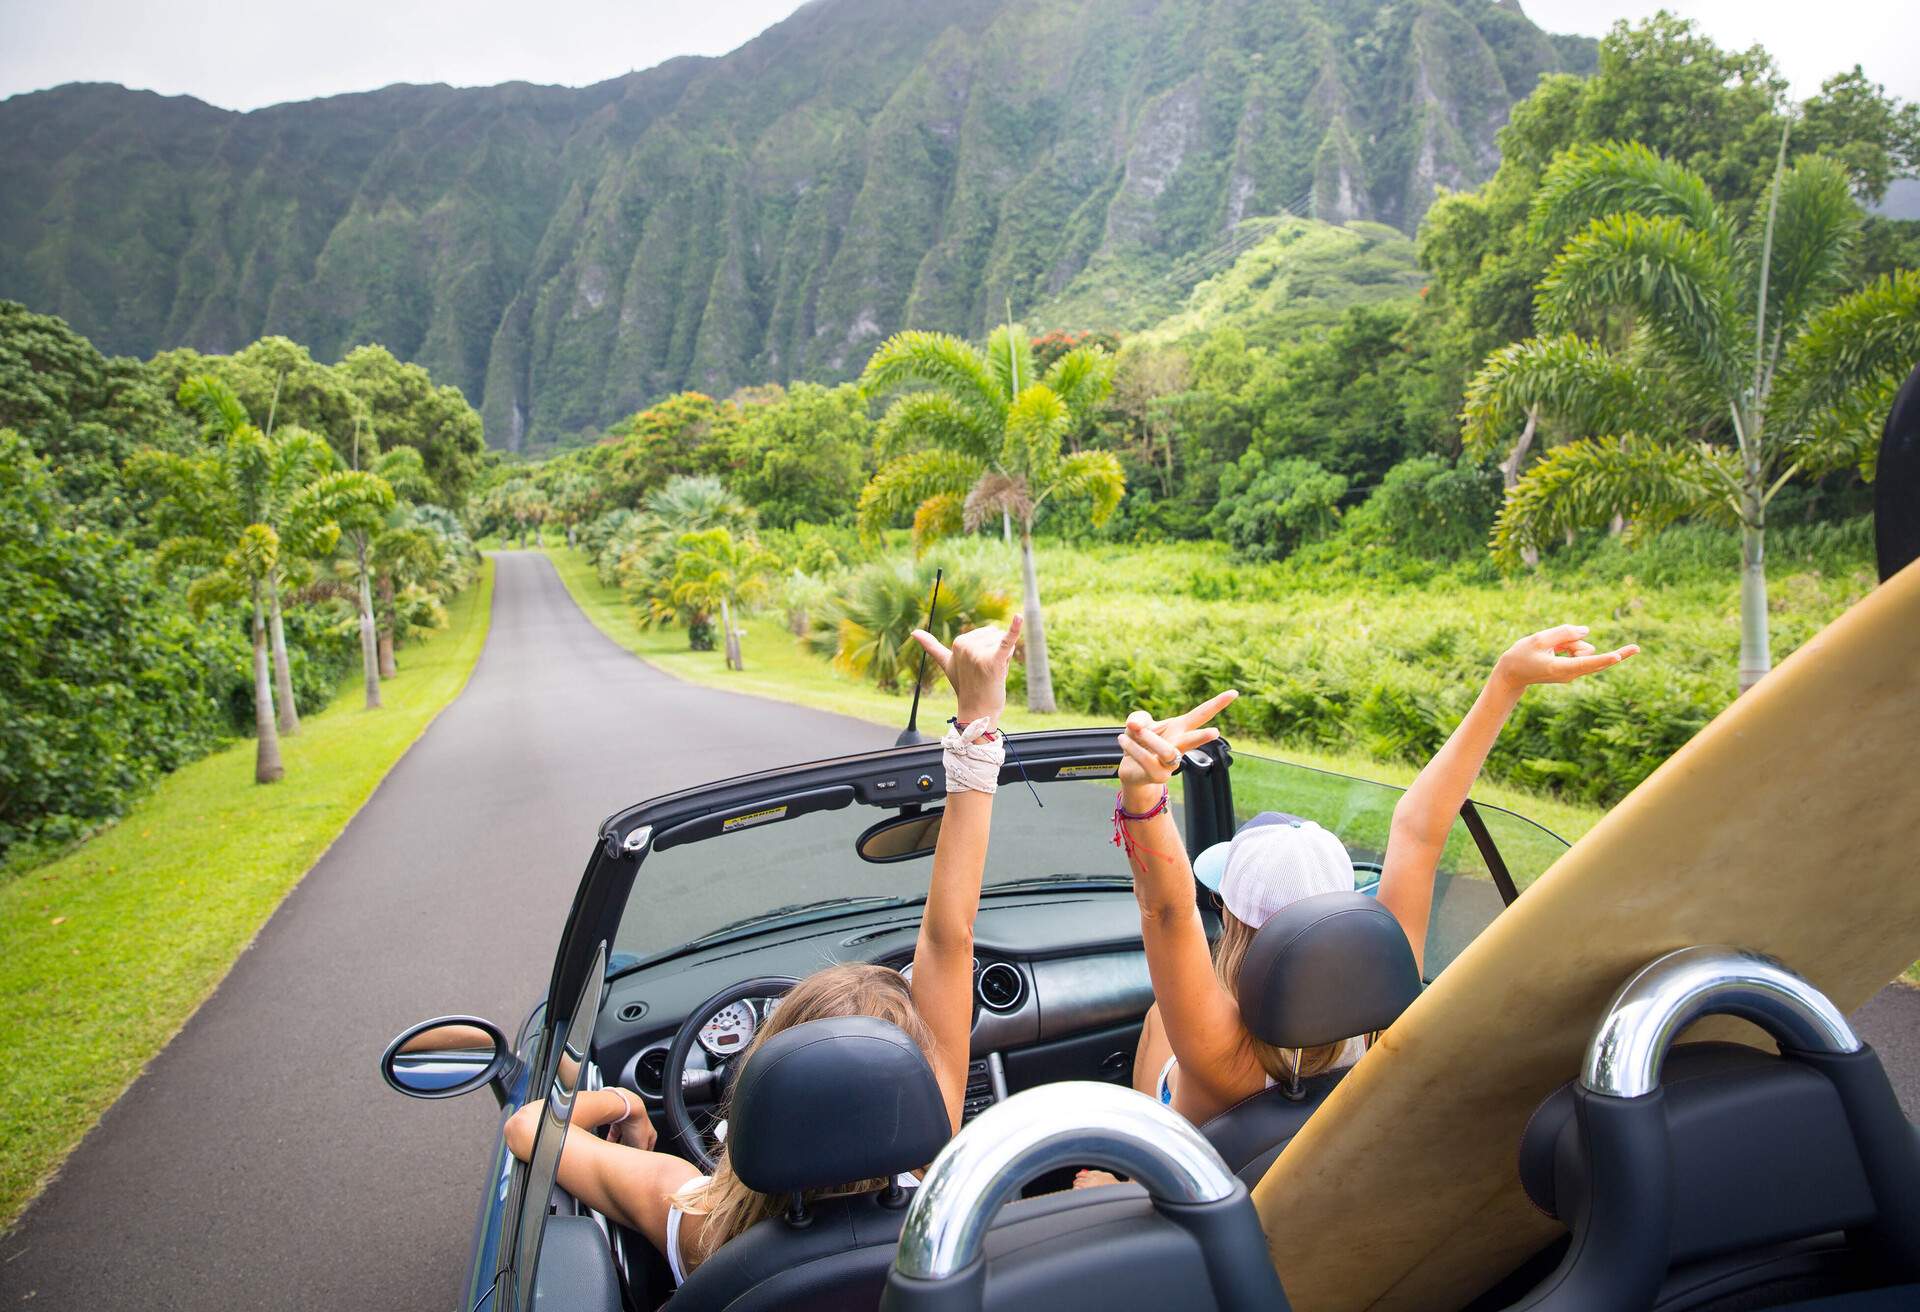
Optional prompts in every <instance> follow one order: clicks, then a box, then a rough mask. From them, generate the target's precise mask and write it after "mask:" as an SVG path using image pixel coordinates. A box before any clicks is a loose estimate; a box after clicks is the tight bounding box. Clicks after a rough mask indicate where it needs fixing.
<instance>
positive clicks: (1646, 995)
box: [1580, 947, 1861, 1098]
mask: <svg viewBox="0 0 1920 1312" xmlns="http://www.w3.org/2000/svg"><path fill="white" fill-rule="evenodd" d="M1719 1015H1727V1016H1739V1017H1742V1018H1743V1019H1746V1020H1750V1021H1752V1022H1753V1023H1754V1024H1756V1025H1758V1026H1759V1027H1760V1028H1761V1029H1763V1030H1765V1031H1766V1032H1767V1033H1768V1034H1770V1035H1772V1036H1773V1037H1774V1038H1775V1039H1776V1040H1778V1041H1779V1043H1780V1046H1781V1047H1783V1048H1796V1049H1799V1050H1800V1051H1802V1052H1858V1051H1860V1047H1861V1044H1860V1039H1859V1037H1858V1036H1856V1035H1855V1034H1854V1032H1853V1027H1852V1026H1850V1025H1848V1024H1847V1018H1846V1017H1845V1016H1843V1015H1841V1014H1840V1010H1839V1008H1837V1007H1835V1006H1834V1005H1833V1003H1831V1002H1829V1001H1828V1000H1827V997H1826V995H1825V994H1823V993H1821V992H1820V990H1818V989H1816V988H1814V987H1813V985H1811V984H1809V983H1807V981H1806V980H1804V979H1802V978H1800V976H1798V975H1796V974H1794V972H1793V971H1791V970H1789V969H1788V968H1787V967H1786V966H1784V965H1782V964H1781V963H1780V962H1778V961H1776V960H1774V959H1773V958H1772V957H1769V956H1767V955H1765V954H1764V953H1760V952H1750V951H1747V950H1745V949H1742V948H1730V947H1692V948H1681V949H1680V950H1679V951H1677V952H1669V953H1667V955H1666V956H1664V957H1657V958H1655V959H1654V960H1653V961H1650V962H1648V963H1647V964H1646V965H1644V966H1642V967H1641V968H1640V969H1639V970H1638V971H1636V972H1634V974H1633V976H1632V977H1631V978H1629V979H1628V980H1627V982H1626V983H1625V984H1622V985H1621V986H1620V991H1619V992H1618V993H1615V994H1614V995H1613V1001H1612V1002H1611V1003H1609V1004H1608V1005H1607V1014H1606V1018H1605V1019H1603V1020H1602V1021H1601V1022H1600V1028H1599V1029H1597V1030H1595V1031H1594V1035H1593V1041H1592V1042H1591V1043H1589V1044H1588V1045H1587V1059H1586V1063H1585V1064H1584V1066H1583V1067H1582V1068H1581V1072H1580V1083H1581V1085H1582V1086H1584V1087H1585V1088H1586V1089H1587V1091H1588V1092H1590V1093H1600V1094H1606V1095H1607V1096H1609V1097H1613V1098H1638V1097H1641V1096H1643V1095H1645V1094H1649V1093H1652V1092H1653V1091H1654V1090H1655V1089H1656V1088H1658V1087H1659V1086H1660V1065H1661V1063H1662V1062H1664V1061H1665V1060H1666V1056H1667V1050H1668V1049H1669V1048H1671V1047H1672V1046H1673V1041H1674V1039H1675V1038H1677V1037H1678V1036H1679V1034H1680V1031H1681V1030H1683V1029H1685V1028H1686V1027H1687V1026H1688V1025H1691V1024H1692V1023H1693V1022H1694V1021H1696V1020H1698V1019H1700V1018H1701V1017H1702V1016H1719Z"/></svg>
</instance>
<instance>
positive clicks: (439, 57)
mask: <svg viewBox="0 0 1920 1312" xmlns="http://www.w3.org/2000/svg"><path fill="white" fill-rule="evenodd" d="M1522 3H1523V4H1524V5H1525V8H1526V10H1527V12H1528V13H1529V14H1531V15H1532V16H1533V18H1534V20H1535V21H1536V22H1538V23H1539V24H1540V25H1541V26H1542V27H1544V28H1546V29H1547V30H1548V31H1552V32H1584V33H1588V34H1590V35H1595V36H1598V35H1600V34H1601V33H1603V32H1605V31H1606V29H1607V27H1608V26H1609V25H1610V24H1611V23H1612V22H1613V20H1614V19H1616V18H1622V17H1626V18H1638V17H1641V16H1643V15H1646V14H1649V13H1651V12H1653V11H1654V10H1655V9H1657V8H1659V7H1660V6H1659V4H1658V3H1657V2H1645V3H1643V2H1642V0H1522ZM797 7H798V4H797V3H796V0H328V2H327V3H314V2H313V0H0V96H8V95H12V94H14V93H15V92H19V91H33V90H38V89H40V88H43V87H50V86H57V85H59V84H60V83H62V82H80V81H86V82H121V83H125V84H126V85H128V86H132V87H142V88H146V89H150V90H154V91H161V92H166V93H168V94H177V93H186V94H188V95H194V96H198V97H200V98H201V99H202V100H207V101H211V102H212V103H213V104H216V105H224V106H226V107H228V108H231V109H253V108H257V107H258V106H261V105H270V104H274V103H276V102H278V101H284V100H306V99H310V98H312V97H314V96H324V95H331V94H334V93H336V92H342V91H366V90H370V89H372V88H375V87H382V86H386V85H388V84H390V83H393V82H450V83H452V84H454V85H455V86H486V85H491V84H493V83H496V82H507V81H514V80H521V81H528V82H545V83H563V84H567V85H573V86H584V85H586V84H588V83H591V82H598V81H601V80H602V79H605V78H609V77H616V76H618V75H619V74H622V73H626V72H628V71H630V70H632V69H636V68H646V67H649V66H650V65H653V64H657V63H659V62H660V61H661V60H663V59H668V58H671V57H672V56H674V55H684V54H705V55H716V54H721V53H723V52H725V51H728V50H731V49H733V48H734V47H735V46H737V45H739V44H740V43H741V42H743V41H745V40H747V39H748V38H749V37H751V36H753V35H754V34H755V33H756V32H759V31H760V30H761V29H763V28H765V27H767V26H768V25H769V24H771V23H773V22H775V21H777V20H779V19H780V18H782V17H784V16H785V15H787V14H789V13H791V12H792V11H793V10H794V9H796V8H797ZM1667 7H1668V8H1670V9H1674V10H1677V11H1678V12H1680V13H1683V14H1686V15H1688V16H1690V17H1693V18H1696V19H1698V20H1699V21H1700V23H1701V24H1702V25H1703V26H1704V27H1705V28H1706V29H1707V31H1708V32H1709V33H1711V34H1712V35H1713V37H1714V38H1715V39H1716V40H1718V41H1720V42H1721V43H1722V44H1723V45H1730V46H1746V45H1750V44H1752V43H1753V42H1756V41H1757V42H1759V43H1761V44H1762V45H1765V46H1766V47H1767V48H1768V49H1769V50H1771V51H1772V52H1773V55H1774V57H1775V58H1776V59H1777V60H1779V61H1780V64H1781V66H1782V67H1783V68H1784V69H1785V71H1786V73H1787V75H1788V76H1789V77H1790V78H1791V79H1792V80H1793V88H1794V94H1795V95H1798V96H1805V95H1808V94H1811V93H1812V92H1813V91H1814V90H1816V89H1817V88H1818V87H1819V84H1820V82H1821V80H1822V79H1823V78H1825V77H1827V76H1828V75H1829V74H1831V73H1835V72H1839V71H1841V70H1842V69H1845V68H1849V67H1851V66H1852V65H1854V64H1856V63H1858V64H1861V65H1863V66H1864V67H1865V68H1866V70H1867V72H1868V74H1869V75H1871V76H1872V77H1874V78H1875V79H1876V80H1878V81H1880V82H1883V83H1885V84H1886V85H1887V88H1888V89H1889V90H1891V91H1893V92H1894V93H1895V94H1897V95H1900V96H1902V97H1904V98H1906V99H1909V100H1913V99H1920V58H1916V56H1920V0H1667Z"/></svg>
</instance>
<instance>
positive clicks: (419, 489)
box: [371, 446, 435, 501]
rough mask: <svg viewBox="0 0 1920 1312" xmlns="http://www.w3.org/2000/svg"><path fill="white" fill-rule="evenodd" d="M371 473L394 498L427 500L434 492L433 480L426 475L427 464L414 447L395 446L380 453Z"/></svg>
mask: <svg viewBox="0 0 1920 1312" xmlns="http://www.w3.org/2000/svg"><path fill="white" fill-rule="evenodd" d="M371 472H372V473H373V474H375V475H377V476H378V477H380V478H382V479H384V480H385V481H386V483H387V486H388V487H390V488H392V489H393V492H394V495H395V496H400V497H405V498H406V499H407V500H409V501H425V500H428V499H429V498H431V497H432V496H433V494H434V492H435V488H434V485H433V479H432V478H430V477H428V475H427V462H426V460H425V459H424V458H423V457H422V456H421V454H420V452H419V450H418V449H417V448H415V447H410V446H396V447H394V448H393V449H392V450H391V451H382V452H381V453H380V455H379V458H378V459H376V460H375V461H374V462H373V465H372V467H371Z"/></svg>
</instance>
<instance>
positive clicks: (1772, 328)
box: [1749, 156, 1860, 363]
mask: <svg viewBox="0 0 1920 1312" xmlns="http://www.w3.org/2000/svg"><path fill="white" fill-rule="evenodd" d="M1764 225H1766V206H1761V207H1759V209H1757V211H1755V215H1753V232H1751V234H1749V242H1751V244H1753V246H1755V250H1757V248H1759V242H1761V236H1763V232H1764ZM1859 234H1860V207H1859V206H1857V204H1853V188H1851V184H1849V181H1847V171H1845V169H1841V167H1839V165H1837V163H1836V161H1832V159H1828V158H1824V156H1809V158H1807V159H1801V161H1799V163H1795V165H1793V167H1791V169H1788V171H1786V173H1784V175H1782V177H1780V213H1778V215H1776V221H1774V254H1772V261H1770V263H1768V279H1766V338H1768V342H1772V344H1774V348H1772V353H1774V357H1776V359H1778V350H1780V348H1778V344H1780V342H1786V340H1791V336H1793V332H1795V330H1799V327H1801V325H1803V323H1805V321H1807V319H1809V315H1812V313H1814V311H1816V309H1820V307H1822V305H1826V304H1828V302H1832V300H1834V296H1837V294H1839V290H1841V288H1843V286H1845V284H1847V265H1849V263H1851V261H1853V244H1855V240H1857V238H1859ZM1770 363H1772V361H1770Z"/></svg>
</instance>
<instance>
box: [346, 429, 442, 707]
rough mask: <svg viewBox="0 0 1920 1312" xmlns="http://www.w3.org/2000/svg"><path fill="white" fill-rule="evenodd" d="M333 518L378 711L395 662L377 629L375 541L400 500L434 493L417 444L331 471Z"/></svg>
mask: <svg viewBox="0 0 1920 1312" xmlns="http://www.w3.org/2000/svg"><path fill="white" fill-rule="evenodd" d="M353 455H354V463H355V465H356V466H357V465H358V464H359V462H360V458H361V442H360V437H359V434H358V433H356V434H355V436H354V452H353ZM322 483H323V484H325V485H326V486H325V488H324V492H323V494H324V495H325V496H326V497H327V500H328V502H329V505H330V508H331V511H332V514H333V517H334V519H335V522H337V523H338V524H339V525H340V529H341V533H342V535H343V536H344V537H345V539H346V542H347V545H348V547H349V548H350V549H351V550H352V552H353V582H354V606H355V609H356V610H357V611H358V612H359V620H360V674H361V680H362V683H363V685H364V687H365V690H366V693H365V705H366V709H367V710H370V711H374V710H378V709H380V705H381V697H380V680H381V678H382V677H391V673H392V669H393V663H392V650H391V641H389V643H388V652H387V660H386V662H385V663H384V668H385V670H386V671H387V674H386V675H385V676H383V674H382V669H383V663H382V661H381V659H380V650H381V649H380V640H379V629H380V625H379V624H378V622H377V620H376V618H375V615H374V606H373V584H374V573H375V571H374V567H373V558H372V553H373V543H374V539H375V536H376V535H377V534H379V533H380V532H381V531H382V530H383V529H385V528H386V527H387V526H388V523H389V521H390V520H391V518H392V517H393V515H394V514H395V513H396V507H397V505H398V504H399V502H400V501H401V500H402V499H405V500H413V499H417V498H421V497H426V496H431V495H432V493H433V490H434V488H433V481H432V479H430V478H429V477H428V476H427V466H426V462H425V460H423V459H422V458H421V455H420V452H419V451H418V450H417V449H415V448H414V447H410V446H399V447H395V448H394V449H393V450H391V451H383V452H381V453H380V454H379V455H378V456H375V457H374V458H373V460H372V461H371V462H370V468H368V469H367V470H365V471H361V470H359V469H357V468H356V469H354V470H350V471H343V472H339V473H334V474H330V475H328V476H327V478H325V479H323V480H322Z"/></svg>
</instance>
